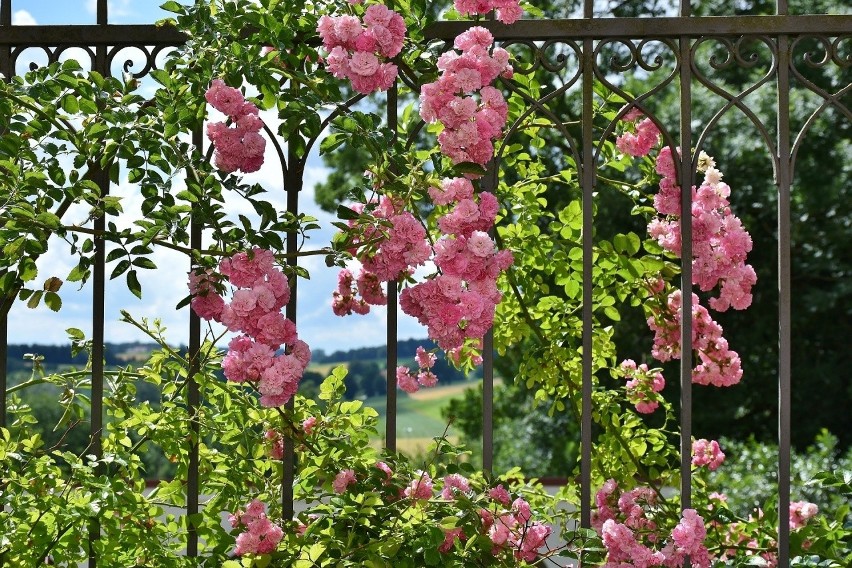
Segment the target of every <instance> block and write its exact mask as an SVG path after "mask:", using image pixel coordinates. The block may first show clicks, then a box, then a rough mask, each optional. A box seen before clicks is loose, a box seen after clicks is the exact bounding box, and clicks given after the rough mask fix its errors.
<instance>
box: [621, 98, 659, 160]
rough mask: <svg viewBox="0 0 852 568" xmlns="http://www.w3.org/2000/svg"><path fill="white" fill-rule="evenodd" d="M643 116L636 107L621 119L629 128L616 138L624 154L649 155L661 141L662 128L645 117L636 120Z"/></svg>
mask: <svg viewBox="0 0 852 568" xmlns="http://www.w3.org/2000/svg"><path fill="white" fill-rule="evenodd" d="M641 117H642V113H641V112H639V111H638V109H635V108H634V109H632V110H631V111H630V112H628V113H627V114H625V115H624V117H623V118H622V119H621V120H622V122H624V123H626V124H627V125H628V128H629V130H626V131H625V132H624V133H623V134H622V135H621V136H619V137H618V138H616V140H615V147H616V148H618V150H619V151H620V152H621V153H622V154H627V155H628V156H633V157H634V158H641V157H643V156H647V155H648V154H649V153H650V152H651V149H652V148H653V147H654V146H656V145H657V143H658V142H659V141H660V130H659V128H657V125H656V124H654V121H652V120H651V119H650V118H645V119H643V120H640V121H639V122H638V123H637V122H636V121H637V120H638V119H639V118H641Z"/></svg>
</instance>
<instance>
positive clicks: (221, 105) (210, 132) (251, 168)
mask: <svg viewBox="0 0 852 568" xmlns="http://www.w3.org/2000/svg"><path fill="white" fill-rule="evenodd" d="M204 98H205V99H207V102H208V103H210V105H211V106H212V107H213V108H215V109H216V110H218V111H219V112H221V113H223V114H225V115H227V116H228V117H229V118H230V119H231V123H232V126H233V127H229V126H228V125H227V124H225V123H224V122H211V123H209V124H208V125H207V137H208V138H209V139H210V141H211V142H213V147H214V148H216V153H215V154H214V156H213V163H215V164H216V167H217V168H219V169H220V170H222V171H224V172H228V173H231V172H235V171H237V170H242V171H243V172H245V173H250V172H256V171H257V170H259V169H260V166H262V165H263V152H264V150H265V149H266V139H264V137H263V136H261V135H260V130H261V129H262V128H263V121H262V120H261V119H260V117H259V116H258V109H257V107H256V106H255V105H254V104H252V103H250V102H248V101H247V100H245V98H244V97H243V94H242V93H241V92H240V91H239V90H238V89H235V88H233V87H229V86H227V85H226V84H225V83H224V81H222V80H221V79H213V83H212V84H211V85H210V88H209V89H207V92H206V93H205V94H204Z"/></svg>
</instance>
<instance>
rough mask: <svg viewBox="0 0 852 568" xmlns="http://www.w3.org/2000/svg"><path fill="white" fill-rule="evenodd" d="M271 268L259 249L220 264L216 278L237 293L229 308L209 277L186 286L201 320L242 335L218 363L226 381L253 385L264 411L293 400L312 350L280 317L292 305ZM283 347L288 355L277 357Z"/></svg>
mask: <svg viewBox="0 0 852 568" xmlns="http://www.w3.org/2000/svg"><path fill="white" fill-rule="evenodd" d="M274 262H275V258H274V256H273V254H272V252H271V251H268V250H264V249H260V248H255V249H253V250H252V251H250V252H241V253H237V254H235V255H233V256H232V257H230V258H225V259H223V260H222V261H221V262H220V263H219V272H220V273H221V274H222V275H224V276H225V277H226V278H227V279H228V280H229V282H230V283H231V285H232V286H234V287H235V288H236V290H235V291H234V293H233V296H232V298H231V301H230V303H225V301H224V300H223V299H222V298H221V297H219V296H218V294H216V292H215V290H214V289H213V288H212V282H211V279H212V277H211V276H210V275H209V274H207V273H192V274H190V282H189V288H190V292H191V293H192V294H193V295H194V298H193V304H192V306H193V309H194V310H195V312H196V313H197V314H198V315H199V317H201V318H203V319H206V320H215V321H218V322H219V323H221V324H223V325H224V326H225V327H227V328H228V330H230V331H233V332H240V333H241V334H240V335H238V336H236V337H234V338H233V339H232V340H231V341H230V343H228V353H227V354H226V355H225V358H224V359H223V361H222V370H223V371H224V373H225V377H227V378H228V380H230V381H233V382H237V383H242V382H250V383H254V384H255V385H256V387H257V390H258V391H259V392H260V395H261V397H260V403H261V404H262V405H264V406H268V407H274V406H281V405H283V404H286V403H287V401H289V400H290V399H291V398H292V397H293V395H294V394H295V393H296V390H297V389H298V387H299V381H300V380H301V378H302V375H303V374H304V372H305V369H306V368H307V366H308V363H309V362H310V360H311V350H310V348H309V347H308V345H307V344H306V343H305V342H304V341H301V340H300V339H299V337H298V334H297V333H296V324H294V323H293V322H292V321H291V320H289V319H287V318H286V317H285V316H284V314H282V313H281V309H282V308H283V307H284V306H285V305H286V304H287V302H289V301H290V288H289V286H288V282H287V276H286V275H284V273H283V272H281V270H280V269H278V268H277V267H276V266H275V264H274ZM217 298H218V299H217ZM284 345H286V346H289V347H290V352H289V353H282V354H277V353H276V351H277V350H279V349H280V348H281V347H282V346H284Z"/></svg>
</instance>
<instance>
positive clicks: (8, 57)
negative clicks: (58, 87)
mask: <svg viewBox="0 0 852 568" xmlns="http://www.w3.org/2000/svg"><path fill="white" fill-rule="evenodd" d="M0 26H3V27H6V26H9V27H11V26H12V0H0ZM2 35H6V29H4V30H3V32H2V33H0V36H2ZM12 71H13V70H12V47H11V46H9V45H2V44H0V75H3V77H4V80H6V81H9V80H11V78H12V74H13V73H12ZM13 301H14V300H9V304H10V307H11V304H12V303H13ZM0 305H2V306H3V308H4V309H3V311H2V312H0V428H5V427H6V402H7V400H6V399H7V397H6V388H7V387H8V384H7V375H6V368H7V367H8V365H9V351H8V347H9V314H8V313H7V312H6V310H5V307H6V301H5V298H4V301H3V302H2V303H0ZM2 564H3V557H2V556H0V566H2Z"/></svg>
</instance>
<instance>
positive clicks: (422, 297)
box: [399, 178, 513, 351]
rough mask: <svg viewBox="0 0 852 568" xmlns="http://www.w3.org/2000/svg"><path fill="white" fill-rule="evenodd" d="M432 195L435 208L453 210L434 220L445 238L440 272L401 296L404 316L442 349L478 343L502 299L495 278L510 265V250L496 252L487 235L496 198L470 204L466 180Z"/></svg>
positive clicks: (439, 247)
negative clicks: (425, 332)
mask: <svg viewBox="0 0 852 568" xmlns="http://www.w3.org/2000/svg"><path fill="white" fill-rule="evenodd" d="M430 193H432V196H433V199H435V198H436V197H437V198H438V199H436V204H439V205H443V204H446V205H452V209H451V210H450V211H449V212H448V213H447V214H445V215H443V216H441V217H440V218H439V219H438V228H439V229H440V230H441V231H442V232H443V233H444V236H443V237H441V238H440V239H439V240H438V242H436V243H435V265H436V266H437V267H438V268H439V269H440V271H441V273H440V274H439V275H437V276H435V277H434V278H431V279H428V280H426V281H424V282H420V283H418V284H415V285H414V286H412V287H410V288H406V289H405V290H403V291H402V294H400V299H399V301H400V306H401V307H402V309H403V311H404V312H405V313H406V314H408V315H410V316H413V317H416V318H417V320H418V321H419V322H420V323H421V324H423V325H425V326H426V328H427V329H428V332H429V338H430V339H432V340H433V341H434V342H435V343H437V344H438V346H439V347H440V348H441V349H444V350H445V351H449V350H452V349H458V348H460V347H461V346H462V345H463V344H464V343H465V341H466V340H474V341H478V340H481V339H482V337H483V336H484V335H485V333H486V332H487V331H488V329H490V327H491V325H492V324H493V322H494V312H495V309H496V307H497V304H498V303H499V302H500V300H501V298H502V295H501V293H500V291H499V290H498V288H497V278H498V277H499V275H500V274H501V273H502V272H503V271H505V270H507V269H508V268H509V266H511V265H512V261H513V258H512V253H511V252H510V251H506V250H503V251H498V250H497V247H496V246H495V244H494V241H493V240H492V239H491V237H490V236H489V235H488V233H487V232H486V231H488V230H489V229H490V228H491V227H492V226H493V225H494V220H495V218H496V215H497V210H498V208H499V205H498V203H497V198H496V197H495V196H494V195H493V194H491V193H488V192H481V193H479V194H478V198H479V202H478V203H477V201H476V200H475V199H474V195H473V185H472V184H471V182H470V181H469V180H467V179H464V178H454V179H449V180H444V182H443V183H442V189H440V190H435V191H433V192H430Z"/></svg>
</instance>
